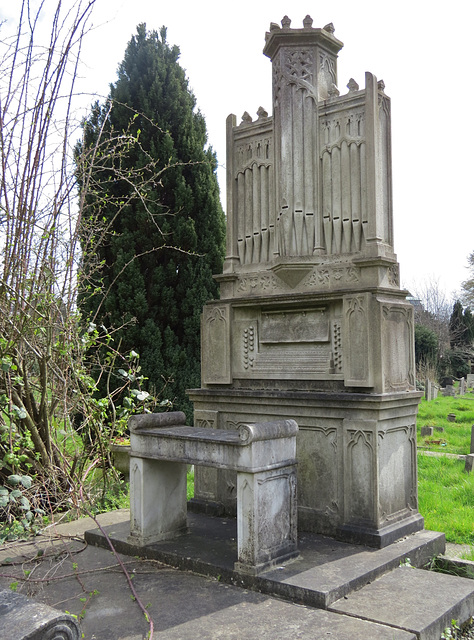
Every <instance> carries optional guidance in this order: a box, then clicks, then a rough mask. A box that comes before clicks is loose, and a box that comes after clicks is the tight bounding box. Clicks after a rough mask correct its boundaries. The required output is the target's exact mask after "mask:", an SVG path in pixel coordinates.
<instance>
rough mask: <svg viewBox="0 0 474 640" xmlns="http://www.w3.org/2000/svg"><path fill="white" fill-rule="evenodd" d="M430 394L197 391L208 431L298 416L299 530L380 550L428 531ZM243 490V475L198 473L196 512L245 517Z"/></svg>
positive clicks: (199, 417) (193, 394) (198, 416)
mask: <svg viewBox="0 0 474 640" xmlns="http://www.w3.org/2000/svg"><path fill="white" fill-rule="evenodd" d="M421 395H422V394H421V393H419V392H414V391H413V392H403V393H387V394H367V393H340V392H334V393H326V392H308V391H289V390H287V391H285V390H276V389H268V390H253V389H217V388H212V389H211V388H208V389H198V390H193V391H190V392H189V397H190V399H191V401H192V402H193V403H194V408H195V412H194V416H195V425H196V426H198V427H208V428H211V429H230V430H235V429H237V428H238V427H239V425H241V424H243V423H248V422H260V421H267V420H275V419H277V418H278V419H285V418H286V419H288V418H291V419H294V420H295V421H296V422H297V423H298V426H299V432H298V436H297V459H298V470H297V474H298V500H297V502H298V529H299V530H300V531H310V532H313V533H320V534H323V535H329V536H332V537H342V538H343V539H345V540H350V541H352V542H357V543H359V544H369V545H371V546H374V547H377V548H380V547H383V546H386V545H387V544H391V543H392V542H393V541H395V540H397V539H399V538H401V537H403V536H405V535H407V534H408V533H412V532H414V531H419V530H421V529H422V528H423V518H422V517H421V516H420V515H419V513H418V502H417V471H416V414H417V411H418V403H419V400H420V398H421ZM236 487H237V483H236V478H235V474H232V473H229V472H228V471H224V472H222V471H221V470H219V469H206V468H202V467H201V468H199V469H196V474H195V500H194V508H196V510H197V508H198V507H199V506H200V507H201V509H200V510H201V511H202V512H204V513H205V512H207V513H211V512H214V513H219V512H220V513H224V514H226V515H231V514H233V513H235V511H236ZM216 505H218V506H216ZM209 509H212V510H213V511H212V510H211V511H210V510H209Z"/></svg>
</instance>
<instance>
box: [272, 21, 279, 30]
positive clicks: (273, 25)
mask: <svg viewBox="0 0 474 640" xmlns="http://www.w3.org/2000/svg"><path fill="white" fill-rule="evenodd" d="M279 30H280V25H279V24H277V23H276V22H270V31H279Z"/></svg>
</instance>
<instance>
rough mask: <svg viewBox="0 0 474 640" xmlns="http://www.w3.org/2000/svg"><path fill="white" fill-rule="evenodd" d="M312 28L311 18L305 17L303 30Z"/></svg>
mask: <svg viewBox="0 0 474 640" xmlns="http://www.w3.org/2000/svg"><path fill="white" fill-rule="evenodd" d="M312 26H313V18H312V17H311V16H310V15H308V16H306V18H305V19H304V20H303V27H304V28H305V29H311V27H312Z"/></svg>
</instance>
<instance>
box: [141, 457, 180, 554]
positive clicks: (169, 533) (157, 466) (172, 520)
mask: <svg viewBox="0 0 474 640" xmlns="http://www.w3.org/2000/svg"><path fill="white" fill-rule="evenodd" d="M186 530H187V528H186V465H185V464H182V463H180V462H168V461H166V462H165V461H162V460H152V459H149V458H148V459H145V458H135V457H133V456H131V457H130V542H132V543H133V544H139V545H141V546H143V545H147V544H153V543H154V542H158V541H160V540H167V539H169V538H174V537H175V536H177V535H180V534H181V533H185V532H186Z"/></svg>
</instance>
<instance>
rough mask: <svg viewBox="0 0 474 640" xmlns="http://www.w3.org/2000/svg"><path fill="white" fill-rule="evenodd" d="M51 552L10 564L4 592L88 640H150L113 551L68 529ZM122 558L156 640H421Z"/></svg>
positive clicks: (0, 570) (0, 584) (2, 580)
mask: <svg viewBox="0 0 474 640" xmlns="http://www.w3.org/2000/svg"><path fill="white" fill-rule="evenodd" d="M67 531H69V532H71V533H72V532H73V527H71V526H69V528H68V529H67ZM11 551H12V548H11V547H10V553H11ZM43 551H44V553H43V554H42V555H41V556H40V557H37V556H36V554H32V556H31V557H30V558H28V556H27V555H26V554H25V553H24V549H23V551H22V554H21V555H20V556H19V557H18V558H17V560H15V561H14V562H13V563H10V564H8V565H5V564H3V565H2V566H1V567H0V574H1V575H0V588H4V589H5V588H9V586H11V585H12V584H14V585H15V589H17V591H18V592H20V593H23V594H24V595H26V596H29V597H32V598H34V599H35V601H38V602H43V603H46V604H48V605H49V606H52V607H55V608H57V609H59V610H62V611H68V612H70V613H72V614H74V615H77V616H79V617H80V618H81V627H82V631H83V633H84V638H85V640H144V639H145V638H147V634H148V631H149V624H148V623H147V621H146V620H145V617H144V615H143V613H142V612H141V611H140V609H139V607H138V605H137V603H136V602H135V601H134V600H133V599H132V597H131V592H130V590H129V587H128V585H127V581H126V579H125V576H124V574H123V572H122V571H121V569H120V567H119V566H118V564H117V561H116V558H115V556H114V555H113V554H112V552H111V551H108V550H106V549H103V548H98V547H92V546H88V545H85V544H84V542H83V541H81V540H80V539H79V537H78V536H75V537H74V538H73V539H72V540H67V538H66V534H65V532H64V529H62V530H61V540H60V544H54V545H50V546H45V547H44V549H43ZM121 558H122V559H123V561H124V562H125V564H126V567H127V570H128V571H129V573H130V574H131V575H132V576H133V580H132V582H133V584H134V588H135V589H136V591H137V593H138V595H139V597H140V599H141V600H142V602H143V604H144V605H145V606H146V607H147V611H148V612H149V615H150V616H151V618H152V620H153V621H154V636H153V637H154V639H155V640H156V639H159V640H195V639H196V638H199V639H200V640H211V639H212V640H218V639H221V638H222V639H226V640H256V639H257V638H258V639H259V640H288V639H289V638H291V639H293V638H294V639H299V640H315V638H318V640H319V639H322V638H331V640H369V639H375V638H377V639H379V640H415V636H414V634H413V633H410V632H406V631H403V630H394V629H391V628H389V627H387V626H384V625H380V624H377V623H375V624H374V623H372V622H367V621H364V620H357V619H354V618H352V617H350V616H345V615H341V614H338V613H331V612H327V611H323V610H318V609H312V608H310V607H306V606H299V605H295V604H292V603H290V602H283V601H281V600H277V599H275V598H272V597H269V596H267V595H264V594H261V593H257V592H254V591H249V590H246V589H243V588H239V587H237V586H233V585H229V584H225V583H223V582H220V581H218V580H216V579H211V578H206V577H203V576H200V575H196V574H193V573H190V572H186V571H178V570H177V569H174V568H171V567H169V566H165V565H163V564H161V563H159V562H156V561H153V560H143V559H139V558H134V557H127V556H121ZM25 572H27V573H28V578H27V580H26V581H25V580H24V578H25ZM0 637H1V632H0Z"/></svg>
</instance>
